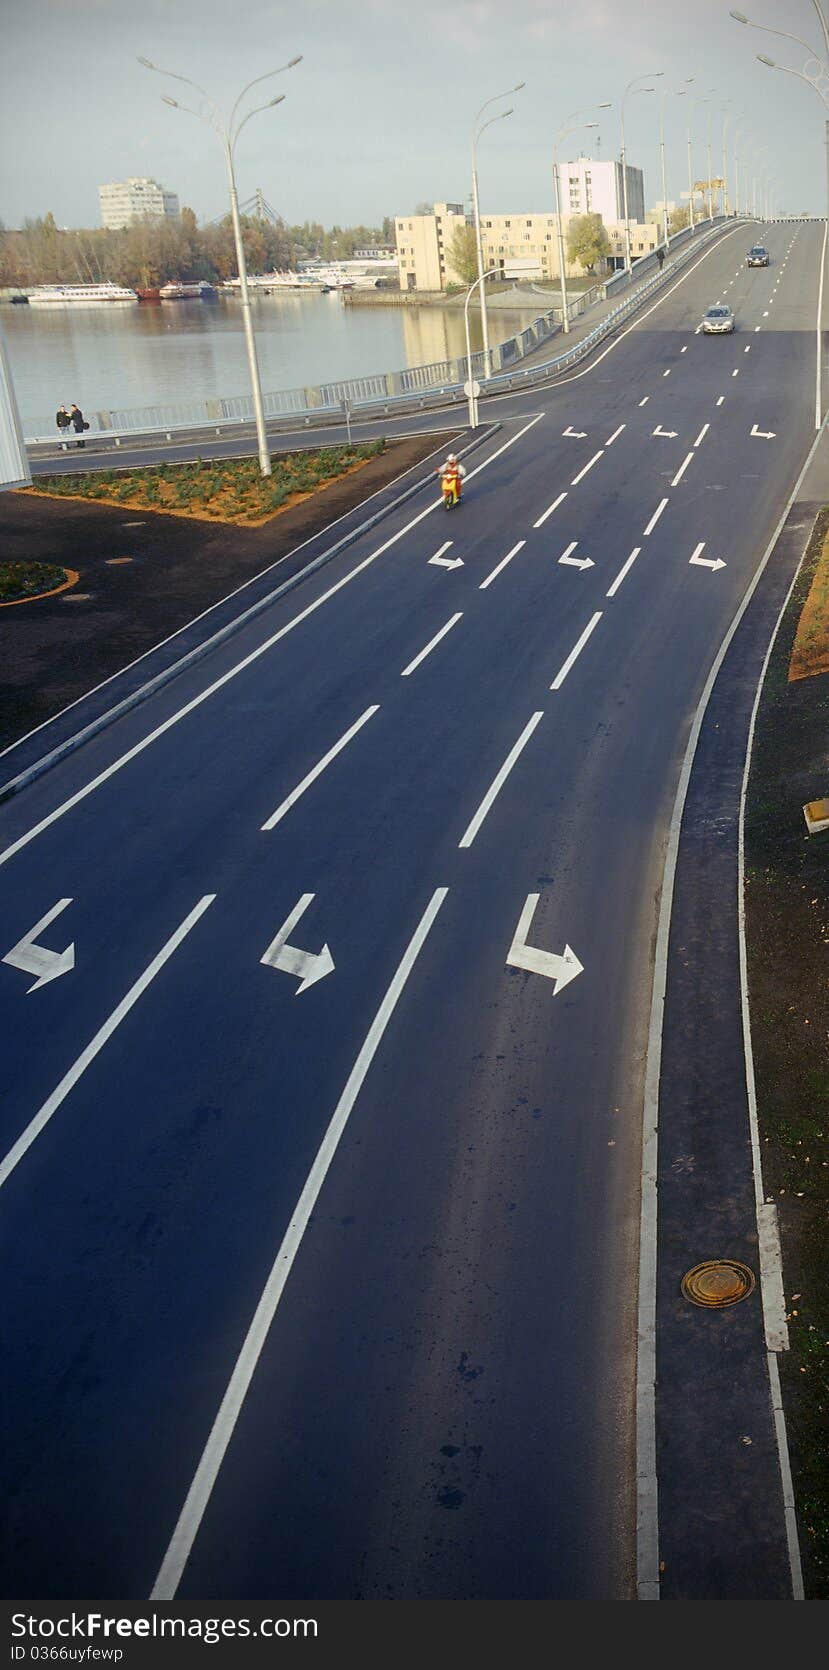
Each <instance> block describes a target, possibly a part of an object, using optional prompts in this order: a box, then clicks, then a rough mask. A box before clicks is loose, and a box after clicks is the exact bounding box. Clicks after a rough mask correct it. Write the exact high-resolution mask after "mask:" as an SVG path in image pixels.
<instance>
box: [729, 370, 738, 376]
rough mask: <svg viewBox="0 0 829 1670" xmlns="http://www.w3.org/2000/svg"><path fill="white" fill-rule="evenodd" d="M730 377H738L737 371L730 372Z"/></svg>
mask: <svg viewBox="0 0 829 1670" xmlns="http://www.w3.org/2000/svg"><path fill="white" fill-rule="evenodd" d="M731 375H732V377H739V375H740V373H739V370H737V371H732V373H731Z"/></svg>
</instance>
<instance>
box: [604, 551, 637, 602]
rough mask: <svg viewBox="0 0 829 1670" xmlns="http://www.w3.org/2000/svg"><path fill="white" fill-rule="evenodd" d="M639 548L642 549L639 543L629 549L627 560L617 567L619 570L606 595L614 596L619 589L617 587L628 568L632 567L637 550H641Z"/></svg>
mask: <svg viewBox="0 0 829 1670" xmlns="http://www.w3.org/2000/svg"><path fill="white" fill-rule="evenodd" d="M641 549H642V547H641V545H634V547H633V550H632V551H631V553H630V556H629V557H628V559H627V561H626V562H624V563H623V564H622V566H621V568H620V569H619V572H618V574H617V575H616V578H615V580H614V582H613V584H612V586H611V587H610V588H609V590H608V591H607V592H605V596H606V597H615V596H616V593H617V591H618V590H619V587H620V585H621V584H622V581H623V580H624V577H625V575H626V574H627V571H628V569H629V568H632V567H633V564H634V563H635V561H636V558H637V557H638V555H639V552H640V551H641Z"/></svg>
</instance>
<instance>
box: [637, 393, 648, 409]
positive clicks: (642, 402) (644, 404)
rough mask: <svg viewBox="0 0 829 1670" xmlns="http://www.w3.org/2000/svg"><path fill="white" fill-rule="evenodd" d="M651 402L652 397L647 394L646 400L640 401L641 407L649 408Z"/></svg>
mask: <svg viewBox="0 0 829 1670" xmlns="http://www.w3.org/2000/svg"><path fill="white" fill-rule="evenodd" d="M649 400H650V395H649V394H646V395H645V398H644V400H640V402H639V404H640V406H647V404H648V401H649Z"/></svg>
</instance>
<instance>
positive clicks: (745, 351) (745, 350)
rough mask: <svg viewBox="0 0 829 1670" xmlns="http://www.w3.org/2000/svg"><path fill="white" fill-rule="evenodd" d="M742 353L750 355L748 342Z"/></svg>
mask: <svg viewBox="0 0 829 1670" xmlns="http://www.w3.org/2000/svg"><path fill="white" fill-rule="evenodd" d="M743 353H744V354H750V353H751V343H750V342H749V343H748V344H747V345H746V347H745V348H744V349H743Z"/></svg>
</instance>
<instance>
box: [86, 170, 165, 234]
mask: <svg viewBox="0 0 829 1670" xmlns="http://www.w3.org/2000/svg"><path fill="white" fill-rule="evenodd" d="M98 202H99V203H100V207H101V225H102V226H104V227H106V228H107V230H108V231H110V232H120V231H122V230H123V228H124V227H125V226H131V225H132V223H133V221H135V220H143V219H144V217H145V216H146V215H152V216H154V217H156V218H161V217H162V216H164V215H167V216H168V217H169V218H170V219H172V220H177V219H178V216H179V212H180V211H179V206H178V197H177V196H176V193H175V192H174V191H165V190H164V187H163V186H160V185H159V183H158V181H157V180H111V181H110V183H109V184H108V185H105V186H99V187H98Z"/></svg>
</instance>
